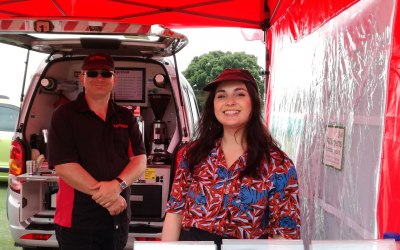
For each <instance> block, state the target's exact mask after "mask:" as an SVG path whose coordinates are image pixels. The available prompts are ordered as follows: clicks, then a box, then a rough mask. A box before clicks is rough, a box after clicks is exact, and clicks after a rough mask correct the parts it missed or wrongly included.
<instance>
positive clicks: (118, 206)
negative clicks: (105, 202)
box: [107, 195, 127, 216]
mask: <svg viewBox="0 0 400 250" xmlns="http://www.w3.org/2000/svg"><path fill="white" fill-rule="evenodd" d="M126 207H127V204H126V200H125V199H124V198H123V197H122V196H121V195H120V196H119V197H118V198H117V200H116V201H115V202H114V203H113V204H111V205H110V206H109V207H108V208H107V210H108V212H109V213H110V214H111V215H113V216H114V215H118V214H120V213H122V212H123V211H124V210H125V209H126Z"/></svg>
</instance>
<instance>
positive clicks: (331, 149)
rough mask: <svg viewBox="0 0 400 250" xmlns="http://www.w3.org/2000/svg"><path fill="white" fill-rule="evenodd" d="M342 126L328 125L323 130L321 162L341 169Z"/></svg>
mask: <svg viewBox="0 0 400 250" xmlns="http://www.w3.org/2000/svg"><path fill="white" fill-rule="evenodd" d="M343 148H344V127H338V126H333V125H328V126H327V128H326V132H325V146H324V157H323V164H325V165H327V166H329V167H334V168H336V169H339V170H341V169H342V159H343Z"/></svg>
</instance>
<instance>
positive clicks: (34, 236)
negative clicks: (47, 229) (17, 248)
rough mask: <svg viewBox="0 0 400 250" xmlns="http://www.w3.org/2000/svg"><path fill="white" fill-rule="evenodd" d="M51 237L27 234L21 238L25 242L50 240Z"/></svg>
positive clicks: (48, 235)
mask: <svg viewBox="0 0 400 250" xmlns="http://www.w3.org/2000/svg"><path fill="white" fill-rule="evenodd" d="M50 237H51V234H25V235H22V236H21V237H20V238H21V239H23V240H48V239H50Z"/></svg>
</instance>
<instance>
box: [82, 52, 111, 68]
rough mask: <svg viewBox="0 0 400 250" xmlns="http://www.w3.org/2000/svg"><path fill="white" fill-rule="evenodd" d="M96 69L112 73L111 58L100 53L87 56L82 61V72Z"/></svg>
mask: <svg viewBox="0 0 400 250" xmlns="http://www.w3.org/2000/svg"><path fill="white" fill-rule="evenodd" d="M96 69H99V70H100V69H102V70H109V71H114V61H113V59H112V58H111V56H109V55H107V54H104V53H101V52H97V53H96V54H92V55H88V56H87V57H86V58H85V60H84V61H83V65H82V70H96Z"/></svg>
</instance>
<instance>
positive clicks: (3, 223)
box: [0, 182, 21, 250]
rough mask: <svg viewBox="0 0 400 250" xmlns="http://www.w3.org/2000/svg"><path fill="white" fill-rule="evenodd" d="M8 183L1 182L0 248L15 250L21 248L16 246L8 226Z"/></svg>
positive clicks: (2, 249)
mask: <svg viewBox="0 0 400 250" xmlns="http://www.w3.org/2000/svg"><path fill="white" fill-rule="evenodd" d="M6 199H7V183H6V182H0V249H1V250H13V249H21V248H20V247H15V246H14V240H13V239H12V237H11V233H10V229H9V227H8V220H7V212H6V204H7V201H6Z"/></svg>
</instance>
